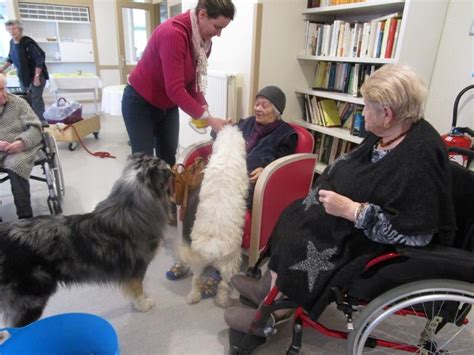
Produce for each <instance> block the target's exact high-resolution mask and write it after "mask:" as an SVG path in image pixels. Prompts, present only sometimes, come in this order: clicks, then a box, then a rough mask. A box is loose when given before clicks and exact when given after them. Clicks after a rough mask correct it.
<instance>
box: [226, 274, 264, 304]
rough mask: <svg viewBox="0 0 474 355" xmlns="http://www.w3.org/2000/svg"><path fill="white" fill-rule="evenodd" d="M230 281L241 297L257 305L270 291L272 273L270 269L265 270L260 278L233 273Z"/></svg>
mask: <svg viewBox="0 0 474 355" xmlns="http://www.w3.org/2000/svg"><path fill="white" fill-rule="evenodd" d="M230 282H231V283H232V286H234V287H235V289H236V290H237V291H238V292H239V293H240V295H241V296H242V297H244V298H246V299H248V300H249V301H251V302H252V303H253V304H254V305H256V306H258V305H259V304H260V303H262V301H263V300H264V299H265V297H266V296H267V294H268V293H269V292H270V287H271V283H272V275H271V272H270V270H267V271H266V272H265V273H264V274H263V276H262V278H261V279H260V280H257V279H254V278H252V277H249V276H245V275H234V276H232V278H231V279H230Z"/></svg>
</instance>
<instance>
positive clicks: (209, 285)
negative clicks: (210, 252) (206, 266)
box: [201, 270, 222, 299]
mask: <svg viewBox="0 0 474 355" xmlns="http://www.w3.org/2000/svg"><path fill="white" fill-rule="evenodd" d="M221 280H222V277H221V274H220V273H219V271H217V270H214V271H213V272H211V273H210V274H209V276H208V277H207V279H206V281H205V282H204V283H203V284H202V286H201V298H203V299H206V298H212V297H215V296H216V295H217V285H219V282H221Z"/></svg>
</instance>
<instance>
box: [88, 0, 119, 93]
mask: <svg viewBox="0 0 474 355" xmlns="http://www.w3.org/2000/svg"><path fill="white" fill-rule="evenodd" d="M115 4H116V2H115V0H95V1H94V13H95V25H96V36H97V48H98V57H99V63H98V64H100V65H119V58H118V57H119V55H118V37H117V15H116V13H117V10H116V6H115ZM99 76H100V77H101V79H102V84H103V86H104V87H105V86H109V85H117V84H120V72H119V69H118V68H117V69H106V70H99Z"/></svg>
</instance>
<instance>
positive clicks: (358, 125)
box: [351, 111, 367, 137]
mask: <svg viewBox="0 0 474 355" xmlns="http://www.w3.org/2000/svg"><path fill="white" fill-rule="evenodd" d="M351 134H352V135H354V136H358V137H365V136H366V135H367V131H366V130H365V120H364V116H363V115H362V112H360V111H357V112H355V113H354V117H353V123H352V130H351Z"/></svg>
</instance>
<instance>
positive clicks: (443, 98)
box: [426, 0, 474, 133]
mask: <svg viewBox="0 0 474 355" xmlns="http://www.w3.org/2000/svg"><path fill="white" fill-rule="evenodd" d="M473 19H474V2H473V1H471V0H451V1H450V3H449V7H448V13H447V17H446V20H445V25H444V29H443V33H442V37H441V42H440V45H439V50H438V55H437V58H436V62H435V67H434V71H433V76H432V78H431V85H430V90H429V95H428V100H427V105H426V118H427V119H428V120H429V121H430V122H431V123H432V124H433V125H434V126H435V128H436V129H437V130H438V132H440V133H447V132H448V131H449V129H450V128H451V123H452V118H453V105H454V99H455V98H456V96H457V94H458V93H459V92H460V91H461V90H462V89H463V88H464V87H466V86H468V85H470V84H474V78H472V72H473V71H474V37H472V36H469V29H470V26H471V23H472V21H473ZM457 126H470V127H474V90H470V91H468V92H466V93H465V94H464V95H463V96H462V99H461V105H460V107H459V110H458V121H457Z"/></svg>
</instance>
